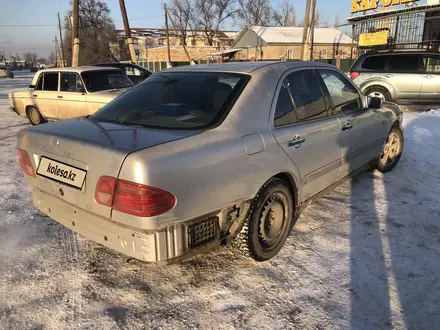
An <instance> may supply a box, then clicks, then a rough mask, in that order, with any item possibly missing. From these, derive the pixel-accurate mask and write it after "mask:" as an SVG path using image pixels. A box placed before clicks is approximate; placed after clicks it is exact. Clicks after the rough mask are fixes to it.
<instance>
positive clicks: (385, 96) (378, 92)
mask: <svg viewBox="0 0 440 330" xmlns="http://www.w3.org/2000/svg"><path fill="white" fill-rule="evenodd" d="M365 95H367V96H369V97H378V98H380V99H382V100H383V101H384V102H385V101H390V100H391V96H390V93H389V92H388V91H387V90H386V89H385V88H383V87H381V86H372V87H369V88H367V90H366V91H365Z"/></svg>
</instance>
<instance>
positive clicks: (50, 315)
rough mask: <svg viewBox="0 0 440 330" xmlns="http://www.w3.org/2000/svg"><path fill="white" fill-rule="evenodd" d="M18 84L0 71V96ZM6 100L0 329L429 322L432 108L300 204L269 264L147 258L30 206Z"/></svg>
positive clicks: (435, 118)
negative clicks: (385, 149) (400, 147)
mask: <svg viewBox="0 0 440 330" xmlns="http://www.w3.org/2000/svg"><path fill="white" fill-rule="evenodd" d="M22 79H23V80H26V79H27V80H26V83H27V84H28V83H29V81H28V80H29V79H30V77H23V78H22ZM20 83H21V84H23V83H24V81H22V80H0V94H1V93H7V92H8V91H9V90H10V89H13V88H20V87H25V86H26V84H24V86H22V85H19V86H17V85H18V84H20ZM0 98H1V97H0ZM8 108H9V104H8V101H7V100H5V99H0V116H1V122H0V295H1V296H0V328H2V329H119V328H122V329H140V328H142V329H145V328H146V329H149V328H158V329H159V328H162V329H181V328H203V329H234V328H248V329H268V328H273V329H281V328H287V329H347V328H352V329H436V328H437V329H438V328H439V325H440V281H439V276H440V262H439V260H440V206H439V204H438V201H439V199H440V147H439V141H440V117H439V116H440V111H438V110H437V111H431V112H429V113H424V114H418V113H405V126H406V130H405V137H406V145H405V151H404V154H403V156H402V159H401V162H400V164H399V165H398V166H397V167H396V168H395V169H394V170H393V171H392V172H390V173H387V174H385V175H382V174H380V173H379V172H365V173H362V174H360V175H359V176H358V177H356V178H355V179H353V180H351V181H348V182H346V183H345V184H343V185H342V186H340V187H339V188H337V189H336V190H335V191H334V192H331V193H329V194H328V195H327V196H326V197H324V198H322V199H320V200H319V201H317V202H315V203H314V204H313V205H311V206H310V207H308V208H307V209H306V210H305V212H304V213H303V214H302V215H301V217H300V219H299V221H298V223H297V225H296V227H295V230H294V232H293V233H292V235H291V236H290V237H289V239H288V241H287V243H286V246H285V247H284V248H283V249H282V251H281V253H280V254H279V255H278V256H277V257H275V258H274V259H272V260H271V261H269V262H266V263H256V262H253V261H250V260H247V259H245V258H243V257H240V256H237V255H235V254H233V253H232V252H230V251H229V250H228V249H220V250H217V251H214V252H212V253H209V254H205V255H200V256H197V257H195V258H193V259H191V260H188V261H186V262H183V263H182V264H178V265H172V266H157V265H152V264H145V263H142V262H140V261H136V260H128V258H127V257H125V256H124V255H121V254H118V253H115V252H113V251H111V250H109V249H107V248H104V247H102V246H100V245H98V244H96V243H93V242H90V241H88V240H86V239H84V238H82V237H80V236H79V235H76V234H74V233H72V232H71V231H70V230H68V229H65V228H63V227H62V226H61V225H58V224H57V223H55V222H54V221H52V220H50V219H49V218H42V217H40V216H39V215H38V212H37V210H36V209H35V208H34V207H33V205H32V203H31V194H30V190H29V188H28V187H27V185H25V183H24V180H23V178H22V174H21V173H20V172H19V169H18V166H17V161H16V156H15V150H14V148H15V142H16V140H15V139H16V134H17V132H18V131H19V130H20V129H22V128H24V127H27V126H28V123H27V120H26V119H24V118H21V117H18V116H16V115H15V114H14V113H12V112H10V111H9V110H8Z"/></svg>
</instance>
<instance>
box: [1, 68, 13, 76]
mask: <svg viewBox="0 0 440 330" xmlns="http://www.w3.org/2000/svg"><path fill="white" fill-rule="evenodd" d="M0 78H14V73H13V72H12V71H11V70H9V68H8V67H7V66H5V65H0Z"/></svg>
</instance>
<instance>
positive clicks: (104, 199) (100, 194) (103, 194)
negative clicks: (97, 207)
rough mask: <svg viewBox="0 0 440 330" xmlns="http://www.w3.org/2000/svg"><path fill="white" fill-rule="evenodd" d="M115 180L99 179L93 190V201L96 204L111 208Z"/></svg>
mask: <svg viewBox="0 0 440 330" xmlns="http://www.w3.org/2000/svg"><path fill="white" fill-rule="evenodd" d="M115 187H116V178H113V177H111V176H102V177H100V178H99V180H98V183H97V184H96V189H95V201H96V202H97V203H98V204H102V205H105V206H110V207H112V205H113V197H114V196H113V195H114V193H115Z"/></svg>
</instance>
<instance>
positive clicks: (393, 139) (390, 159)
mask: <svg viewBox="0 0 440 330" xmlns="http://www.w3.org/2000/svg"><path fill="white" fill-rule="evenodd" d="M400 149H401V143H400V137H399V135H398V134H396V133H394V132H392V133H390V135H388V138H387V142H386V144H385V146H384V150H383V153H382V155H381V156H380V160H381V162H382V164H383V165H385V166H387V165H390V164H392V163H394V162H395V161H396V159H397V157H398V156H399V154H400Z"/></svg>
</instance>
